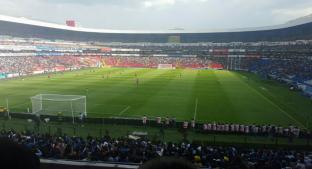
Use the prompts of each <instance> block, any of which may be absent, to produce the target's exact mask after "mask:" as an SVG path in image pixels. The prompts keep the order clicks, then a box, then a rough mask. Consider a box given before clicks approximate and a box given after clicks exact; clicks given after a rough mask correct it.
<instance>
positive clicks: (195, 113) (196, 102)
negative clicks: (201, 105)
mask: <svg viewBox="0 0 312 169" xmlns="http://www.w3.org/2000/svg"><path fill="white" fill-rule="evenodd" d="M197 105H198V98H196V100H195V110H194V118H193V119H194V121H195V120H196V116H197Z"/></svg>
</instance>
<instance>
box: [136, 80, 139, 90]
mask: <svg viewBox="0 0 312 169" xmlns="http://www.w3.org/2000/svg"><path fill="white" fill-rule="evenodd" d="M136 86H137V88H138V87H139V79H138V78H137V79H136Z"/></svg>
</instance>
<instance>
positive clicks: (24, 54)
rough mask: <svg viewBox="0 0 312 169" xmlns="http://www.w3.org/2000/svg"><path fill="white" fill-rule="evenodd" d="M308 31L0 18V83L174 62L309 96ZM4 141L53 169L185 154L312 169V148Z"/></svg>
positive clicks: (214, 128) (31, 136)
mask: <svg viewBox="0 0 312 169" xmlns="http://www.w3.org/2000/svg"><path fill="white" fill-rule="evenodd" d="M311 28H312V22H311V23H304V24H300V25H294V26H291V27H282V28H278V29H272V30H255V31H237V32H217V33H181V32H180V33H114V34H112V33H105V32H104V33H103V32H85V31H72V30H66V29H59V28H55V27H47V26H40V25H32V24H29V23H24V22H22V23H20V22H12V21H7V20H0V32H1V35H2V36H1V37H0V79H7V78H14V77H20V76H27V75H34V74H42V73H50V72H60V71H70V70H76V69H83V68H90V67H104V66H109V67H145V68H157V67H158V65H159V64H172V65H173V67H176V68H190V69H228V70H236V71H249V72H253V73H256V74H259V75H260V76H261V77H263V78H270V79H275V80H277V81H280V82H283V83H286V84H288V85H289V87H290V88H291V89H293V88H294V89H297V90H302V91H303V93H304V94H305V95H306V96H308V97H311V98H312V40H311V38H312V29H311ZM170 36H179V37H180V39H181V42H182V43H177V44H175V43H167V42H168V39H169V37H170ZM103 42H105V43H103ZM117 42H118V43H117ZM120 42H122V43H120ZM232 126H233V129H232ZM242 126H243V127H242ZM201 129H202V130H201V131H202V132H204V133H229V132H232V133H234V134H242V133H246V134H251V135H252V134H257V135H258V134H260V135H261V134H262V135H266V136H267V135H280V136H284V137H290V136H296V137H308V138H310V137H311V133H309V132H308V131H302V130H300V129H299V128H297V127H294V126H290V127H288V128H282V127H280V126H274V125H270V126H258V125H252V124H251V125H241V124H223V123H207V124H203V125H202V126H201ZM1 137H5V138H9V139H10V140H12V141H14V142H16V143H18V144H21V145H23V146H26V147H28V148H30V149H31V150H32V151H33V152H34V153H35V154H36V155H37V156H39V157H40V158H41V159H58V160H60V161H59V162H56V163H55V161H54V162H51V161H45V162H43V165H44V164H45V163H46V164H51V163H55V165H57V166H58V168H62V167H60V165H63V164H64V166H63V167H64V168H66V166H68V165H69V166H70V167H69V168H75V167H74V166H75V165H76V162H77V161H76V160H82V161H78V162H77V165H78V166H79V165H89V167H91V168H92V166H93V165H92V164H84V163H85V162H89V161H96V162H98V161H101V162H106V163H107V164H111V163H113V164H114V165H106V166H105V165H104V166H101V167H104V168H114V167H116V164H121V167H120V168H133V166H132V165H131V164H132V163H134V166H135V167H137V166H139V165H140V164H141V163H143V162H146V161H148V160H150V159H154V158H156V157H162V156H175V157H182V158H185V159H187V160H188V161H191V162H193V163H194V164H195V165H196V166H197V167H206V168H217V167H219V168H312V152H311V151H309V150H289V149H261V148H241V147H232V146H212V145H204V144H197V143H188V142H181V143H166V142H156V143H155V142H152V141H150V140H146V139H141V140H140V139H139V140H134V139H129V138H111V137H109V136H106V137H103V138H93V137H91V136H90V137H88V138H86V139H85V138H80V137H75V136H68V135H62V136H54V135H49V134H38V133H28V132H25V133H19V132H15V131H14V130H9V131H5V130H3V131H1ZM62 160H69V161H66V162H64V161H62ZM71 160H73V161H75V162H72V161H71ZM43 161H44V160H43ZM74 163H75V164H74ZM124 165H125V166H124ZM127 165H130V167H129V166H127ZM46 167H47V168H48V165H47V166H46ZM93 167H94V168H96V167H97V166H93Z"/></svg>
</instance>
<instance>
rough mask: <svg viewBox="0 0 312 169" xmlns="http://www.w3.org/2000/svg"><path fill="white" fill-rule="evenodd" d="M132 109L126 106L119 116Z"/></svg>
mask: <svg viewBox="0 0 312 169" xmlns="http://www.w3.org/2000/svg"><path fill="white" fill-rule="evenodd" d="M129 109H130V106H128V107H126V108H124V109H123V110H122V111H121V112H119V113H118V116H121V115H122V114H123V113H124V112H126V111H127V110H129Z"/></svg>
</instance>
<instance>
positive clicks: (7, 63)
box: [0, 56, 101, 76]
mask: <svg viewBox="0 0 312 169" xmlns="http://www.w3.org/2000/svg"><path fill="white" fill-rule="evenodd" d="M100 61H101V60H100V57H97V56H88V57H83V56H81V57H78V56H10V57H8V56H2V57H0V73H6V74H17V75H15V76H21V75H31V74H34V73H35V72H36V71H38V72H42V73H43V72H54V71H65V70H69V69H79V68H83V67H95V66H97V65H98V64H99V62H100Z"/></svg>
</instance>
